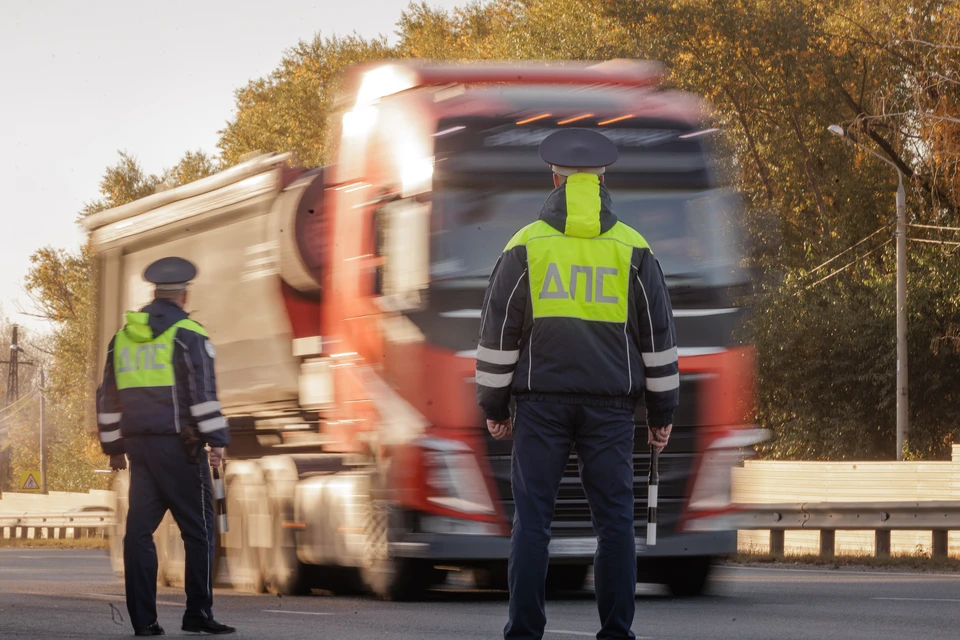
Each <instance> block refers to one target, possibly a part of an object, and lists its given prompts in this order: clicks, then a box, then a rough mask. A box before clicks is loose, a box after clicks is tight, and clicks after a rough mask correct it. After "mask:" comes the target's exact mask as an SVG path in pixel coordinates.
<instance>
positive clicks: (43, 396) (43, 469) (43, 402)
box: [40, 365, 47, 495]
mask: <svg viewBox="0 0 960 640" xmlns="http://www.w3.org/2000/svg"><path fill="white" fill-rule="evenodd" d="M46 435H47V379H46V376H45V375H44V371H43V365H41V366H40V493H42V494H44V495H46V494H47V443H46Z"/></svg>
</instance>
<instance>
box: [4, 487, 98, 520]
mask: <svg viewBox="0 0 960 640" xmlns="http://www.w3.org/2000/svg"><path fill="white" fill-rule="evenodd" d="M115 504H116V498H115V497H114V496H113V492H112V491H102V490H98V489H95V490H92V491H88V492H87V493H67V492H64V491H51V492H50V493H48V494H47V495H41V494H33V493H13V492H10V491H5V492H4V493H3V497H2V498H0V515H13V514H21V513H55V512H58V513H63V512H65V511H70V510H71V509H76V508H80V507H111V508H112V507H114V506H115Z"/></svg>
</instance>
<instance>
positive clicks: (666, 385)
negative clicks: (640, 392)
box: [647, 373, 680, 393]
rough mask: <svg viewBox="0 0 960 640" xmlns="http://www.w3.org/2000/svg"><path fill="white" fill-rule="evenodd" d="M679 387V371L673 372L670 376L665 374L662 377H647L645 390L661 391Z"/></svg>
mask: <svg viewBox="0 0 960 640" xmlns="http://www.w3.org/2000/svg"><path fill="white" fill-rule="evenodd" d="M679 387H680V374H679V373H675V374H673V375H672V376H665V377H663V378H647V391H653V392H656V393H662V392H664V391H673V390H674V389H677V388H679Z"/></svg>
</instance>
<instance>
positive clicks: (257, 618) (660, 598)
mask: <svg viewBox="0 0 960 640" xmlns="http://www.w3.org/2000/svg"><path fill="white" fill-rule="evenodd" d="M215 597H216V606H215V612H216V615H217V617H218V618H219V619H221V620H222V621H224V622H227V623H229V624H232V625H235V626H236V627H238V628H239V630H240V631H239V633H238V634H237V635H235V636H233V637H235V638H276V639H285V638H290V639H294V638H295V639H296V640H304V639H306V638H319V639H330V640H360V639H364V640H368V639H370V638H384V639H387V638H390V639H396V640H425V639H437V640H440V639H443V640H451V639H465V640H473V639H478V640H479V639H481V638H483V639H489V640H495V639H497V638H501V637H502V635H501V633H502V631H501V630H502V628H503V623H504V619H505V618H504V616H505V614H506V594H505V593H503V592H491V591H485V592H480V591H474V590H472V589H470V588H469V585H468V583H467V582H466V581H465V580H464V581H457V580H456V579H454V580H453V581H452V584H451V586H449V587H448V588H446V589H444V590H440V591H436V592H433V593H432V594H431V595H430V598H429V601H428V602H419V603H392V602H381V601H378V600H375V599H373V598H370V597H332V596H321V595H315V596H308V597H296V598H291V597H285V598H278V597H276V596H266V595H263V596H253V595H243V594H236V593H232V592H229V591H221V590H217V593H216V596H215ZM158 600H159V611H160V622H161V624H162V625H163V626H164V627H165V628H166V630H167V635H168V636H170V635H172V636H180V635H191V634H185V633H183V632H182V631H180V625H179V622H180V617H181V615H182V613H183V610H182V603H183V595H182V593H181V592H180V591H178V590H177V589H172V588H164V589H161V590H160V593H159V596H158ZM126 616H127V612H126V608H125V606H124V601H123V585H122V584H121V583H120V581H119V580H117V579H116V578H115V577H114V576H113V574H112V573H111V571H110V568H109V563H108V560H107V557H106V554H105V552H99V551H62V550H46V549H44V550H38V549H22V548H18V549H11V548H5V549H0V637H2V638H3V639H4V640H14V639H16V640H27V639H29V640H34V639H38V638H110V637H123V636H132V632H131V630H130V627H129V624H128V623H127V622H126ZM547 616H548V623H547V629H548V632H547V634H546V635H545V636H544V638H545V639H548V640H572V639H575V638H578V637H581V638H589V637H593V636H594V634H595V633H596V630H597V628H598V627H599V624H598V621H597V614H596V609H595V608H594V603H593V597H592V594H591V593H589V592H585V593H583V594H570V595H568V596H566V597H564V598H562V599H558V600H551V601H549V602H548V603H547ZM633 628H634V632H635V633H636V634H637V636H638V637H640V638H656V639H658V640H660V639H667V638H670V639H685V638H689V639H691V640H720V639H726V638H730V639H733V638H736V639H737V640H749V639H756V640H771V639H777V640H781V639H782V640H787V639H797V640H800V639H803V640H810V639H824V638H845V639H847V638H849V639H860V638H862V639H864V640H866V639H870V640H882V639H887V638H890V639H901V638H924V640H931V639H933V638H951V639H956V638H958V637H960V577H958V576H955V575H945V574H918V573H893V572H889V573H888V572H868V571H863V572H860V571H834V570H829V569H810V570H793V569H776V568H746V567H726V568H721V569H720V570H718V572H717V574H716V581H715V583H714V587H713V593H712V594H711V595H709V596H706V597H702V598H694V599H689V600H679V599H674V598H670V597H667V596H666V595H664V593H663V592H662V590H661V589H660V588H659V587H656V586H652V585H651V586H647V585H641V586H640V587H639V588H638V590H637V617H636V622H635V623H634V627H633Z"/></svg>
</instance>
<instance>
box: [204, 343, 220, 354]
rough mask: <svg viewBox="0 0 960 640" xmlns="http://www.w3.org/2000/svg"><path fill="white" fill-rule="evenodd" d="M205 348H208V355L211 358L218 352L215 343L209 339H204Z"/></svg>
mask: <svg viewBox="0 0 960 640" xmlns="http://www.w3.org/2000/svg"><path fill="white" fill-rule="evenodd" d="M203 348H204V349H206V350H207V355H208V356H210V357H211V358H212V357H214V356H215V355H216V354H217V350H216V349H214V348H213V343H212V342H210V341H209V340H204V341H203Z"/></svg>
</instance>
